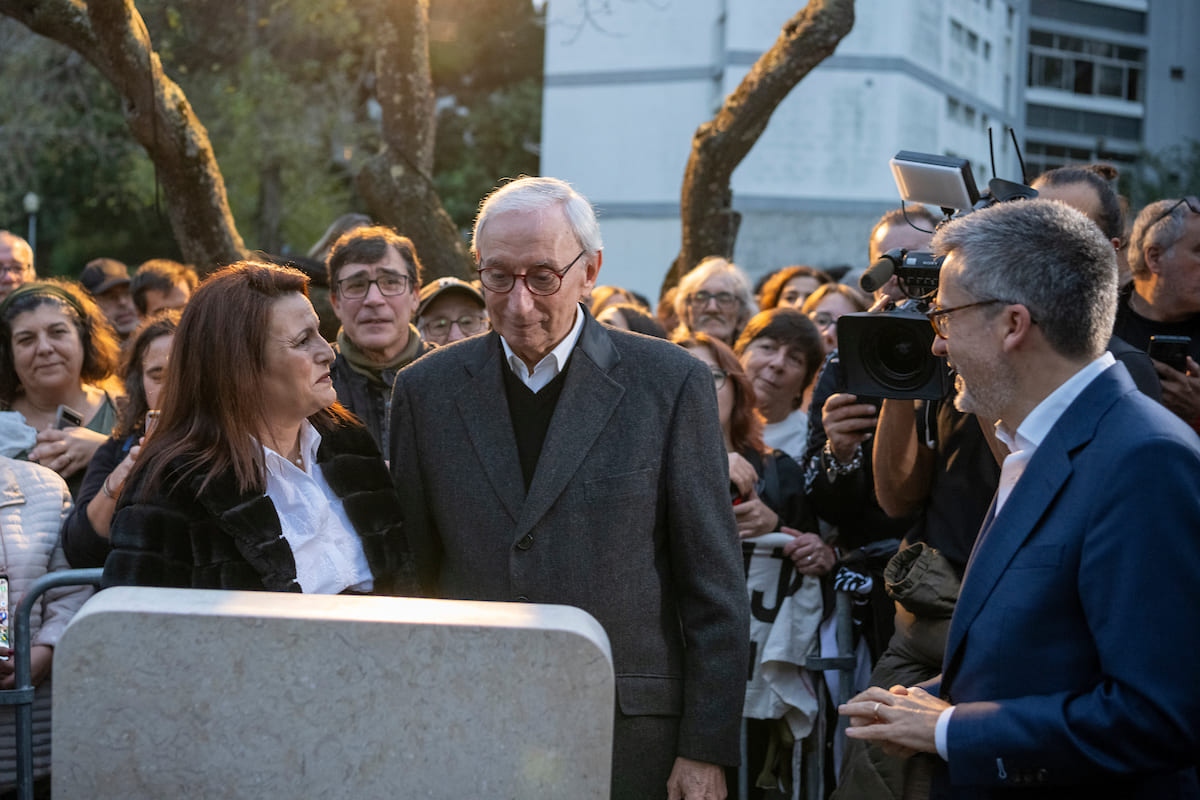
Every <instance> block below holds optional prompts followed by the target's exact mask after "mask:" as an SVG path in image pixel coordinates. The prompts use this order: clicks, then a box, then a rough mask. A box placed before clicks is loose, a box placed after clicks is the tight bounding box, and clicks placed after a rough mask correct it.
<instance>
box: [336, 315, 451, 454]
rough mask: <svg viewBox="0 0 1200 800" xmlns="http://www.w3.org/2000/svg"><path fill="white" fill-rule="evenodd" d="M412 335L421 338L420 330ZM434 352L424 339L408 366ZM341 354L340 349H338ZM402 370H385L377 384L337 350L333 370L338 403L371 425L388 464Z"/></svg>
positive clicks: (413, 330) (364, 422)
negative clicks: (390, 430) (395, 391)
mask: <svg viewBox="0 0 1200 800" xmlns="http://www.w3.org/2000/svg"><path fill="white" fill-rule="evenodd" d="M409 335H410V336H418V337H419V336H420V334H418V333H417V329H416V328H412V330H411V331H410V332H409ZM432 349H433V346H432V345H430V344H429V343H428V342H426V341H424V340H421V343H420V346H419V347H418V348H417V354H416V355H415V356H414V357H413V359H412V361H409V362H408V363H406V364H404V365H403V366H402V367H401V368H400V369H403V367H406V366H408V364H411V363H412V362H413V361H416V360H417V359H418V358H420V357H421V356H423V355H425V354H426V353H428V352H429V351H430V350H432ZM334 350H335V351H337V347H336V346H335V347H334ZM397 372H399V369H385V370H381V371H380V373H379V378H380V381H379V382H376V381H373V380H371V379H370V378H368V377H367V376H366V375H364V374H362V373H361V372H357V371H356V370H355V369H354V368H353V367H351V366H350V364H349V362H347V361H346V356H345V355H344V354H343V353H341V352H340V351H337V358H335V359H334V360H333V364H332V365H331V366H330V367H329V376H330V378H332V379H333V390H334V391H335V392H337V398H338V402H339V403H341V404H342V405H343V406H345V407H346V409H347V410H348V411H350V412H351V413H352V414H354V416H356V417H358V418H359V419H360V420H362V422H363V424H364V425H366V426H367V430H369V431H370V432H371V437H372V438H374V439H375V444H376V445H378V446H379V449H380V451H381V452H382V453H383V459H384V460H385V461H390V460H391V454H390V453H388V447H389V446H390V444H391V443H390V442H389V441H388V440H389V438H390V434H389V433H388V421H389V420H390V419H391V416H392V384H393V383H395V381H396V373H397Z"/></svg>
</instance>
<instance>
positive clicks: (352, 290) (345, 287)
mask: <svg viewBox="0 0 1200 800" xmlns="http://www.w3.org/2000/svg"><path fill="white" fill-rule="evenodd" d="M371 284H375V285H376V286H378V287H379V293H380V294H381V295H383V296H384V297H394V296H395V295H398V294H404V293H405V292H407V291H408V290H409V288H410V287H411V286H413V285H415V282H414V281H413V279H412V276H410V275H401V274H399V273H395V272H385V273H383V274H382V275H380V276H379V277H377V278H368V277H367V276H366V274H365V273H364V274H362V275H351V276H350V277H349V278H343V279H342V280H340V281H338V282H337V292H338V294H339V295H341V296H342V297H344V298H346V299H347V300H361V299H362V298H364V297H366V296H367V293H368V292H370V291H371Z"/></svg>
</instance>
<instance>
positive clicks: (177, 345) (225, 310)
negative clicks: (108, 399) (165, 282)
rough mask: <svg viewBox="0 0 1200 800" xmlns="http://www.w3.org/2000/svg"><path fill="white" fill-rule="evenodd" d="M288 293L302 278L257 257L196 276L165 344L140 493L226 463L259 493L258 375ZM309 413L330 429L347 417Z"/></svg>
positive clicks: (264, 417) (302, 284)
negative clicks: (158, 409) (199, 279)
mask: <svg viewBox="0 0 1200 800" xmlns="http://www.w3.org/2000/svg"><path fill="white" fill-rule="evenodd" d="M290 294H301V295H304V296H305V297H307V296H308V276H306V275H305V274H304V273H303V272H300V271H299V270H296V269H292V268H291V267H280V266H276V265H274V264H263V263H259V262H255V261H240V262H238V263H236V264H232V265H230V266H228V267H225V268H224V269H221V270H219V271H218V272H215V273H213V274H212V275H211V276H210V277H209V278H208V279H207V280H205V281H204V282H203V283H201V284H200V288H199V289H197V290H196V293H195V294H194V295H193V296H192V299H191V301H190V302H189V303H188V305H187V308H185V309H184V312H183V316H182V318H181V319H180V321H179V329H178V330H177V331H176V333H175V339H174V341H172V342H171V362H170V363H171V367H170V369H168V370H167V378H166V381H165V383H164V384H163V390H162V400H161V403H160V405H161V406H162V416H161V417H160V418H159V421H158V425H157V426H156V427H155V430H154V434H153V435H152V436H150V437H149V438H147V439H146V444H145V445H144V446H143V448H142V452H141V455H140V456H139V457H138V460H137V465H136V466H135V467H134V475H136V474H137V473H140V472H143V471H144V472H145V473H146V476H147V477H146V479H145V483H144V484H143V487H142V490H141V491H142V496H143V497H145V496H149V495H152V494H153V493H154V492H155V491H156V490H157V489H158V488H159V487H160V486H162V485H163V484H164V482H165V481H170V482H171V486H174V485H176V484H178V483H181V482H183V481H184V480H186V479H187V478H189V477H190V476H193V475H196V474H199V475H201V476H202V478H201V481H200V486H199V488H200V489H201V490H203V489H204V487H205V486H207V485H208V484H209V482H210V481H212V480H213V479H214V478H215V477H217V476H218V475H221V474H223V473H226V472H230V471H232V473H233V475H234V478H235V481H236V484H237V488H238V491H240V492H248V491H256V492H262V491H265V489H266V470H265V467H264V465H263V454H262V445H260V444H259V442H260V441H261V440H262V437H263V435H264V432H265V431H266V430H267V429H268V426H267V421H268V417H269V413H268V412H269V410H268V409H267V408H266V407H265V406H264V405H263V394H262V392H260V391H259V390H258V382H259V381H260V380H261V376H262V374H263V372H264V370H265V368H266V349H267V337H268V332H269V330H270V325H271V311H272V308H273V307H274V305H275V301H276V300H278V299H279V298H281V297H285V296H287V295H290ZM308 419H309V421H310V422H311V423H312V424H313V425H314V427H316V428H317V430H318V431H320V432H321V433H326V432H328V431H329V430H331V429H332V428H335V427H337V426H339V425H340V424H344V423H345V422H347V421H348V420H350V419H352V418H351V416H350V415H349V413H348V412H346V411H345V410H344V409H343V408H342V407H341V406H340V405H338V404H337V403H335V404H334V405H332V406H330V407H329V408H325V409H322V410H321V411H318V412H317V413H316V414H314V415H312V416H311V417H309V418H308ZM132 477H133V476H132V475H131V478H132ZM169 488H171V487H168V489H169Z"/></svg>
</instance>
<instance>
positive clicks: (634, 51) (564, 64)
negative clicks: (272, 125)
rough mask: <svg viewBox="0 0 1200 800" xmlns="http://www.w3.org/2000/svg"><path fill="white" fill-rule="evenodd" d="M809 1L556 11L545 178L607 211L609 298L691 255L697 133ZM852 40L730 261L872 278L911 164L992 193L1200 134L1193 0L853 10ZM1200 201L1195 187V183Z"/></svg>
mask: <svg viewBox="0 0 1200 800" xmlns="http://www.w3.org/2000/svg"><path fill="white" fill-rule="evenodd" d="M802 3H803V0H619V1H618V0H609V1H608V2H602V0H549V4H548V6H547V28H546V66H545V70H546V74H545V92H544V98H543V112H542V113H543V121H542V174H545V175H554V176H557V177H561V178H564V179H566V180H569V181H570V182H571V183H573V184H574V185H575V186H576V187H577V188H578V189H579V190H580V191H582V192H583V193H584V194H585V195H587V196H588V198H589V199H591V200H592V202H593V203H595V204H596V205H597V207H598V208H599V210H600V212H601V214H602V217H601V223H602V231H603V233H604V238H605V264H604V271H603V273H602V275H601V281H602V282H604V283H611V284H618V285H622V286H627V287H630V288H633V289H635V290H637V291H640V292H642V293H643V294H646V295H647V296H649V297H650V298H651V299H653V298H655V297H657V294H658V288H659V285H660V283H661V280H662V276H663V275H664V274H665V272H666V270H667V268H668V267H669V265H670V263H671V262H672V260H673V259H674V258H675V255H676V254H677V252H678V250H679V238H680V226H679V193H680V187H681V185H682V180H683V172H684V167H685V165H686V163H687V158H688V154H689V152H690V148H691V139H692V135H693V134H694V133H695V131H696V128H697V127H698V126H699V125H700V124H701V123H703V122H705V121H707V120H710V119H712V117H713V116H714V114H715V113H716V111H717V109H718V108H719V107H720V104H721V102H722V100H723V98H724V97H725V96H726V95H727V94H728V93H730V92H732V91H733V90H734V88H736V87H737V85H738V83H739V81H740V80H741V79H742V77H743V76H744V75H745V74H746V72H747V71H748V70H749V69H750V67H751V65H753V64H754V62H755V61H756V60H757V59H758V57H759V56H760V55H761V54H762V53H763V52H764V51H765V50H767V49H768V48H769V47H770V46H771V44H772V43H773V42H774V40H775V38H776V37H777V35H778V33H779V30H780V27H781V26H782V25H783V24H784V23H785V22H786V21H787V20H788V19H790V18H791V17H792V16H793V15H794V14H795V13H796V12H797V11H798V10H799V8H800V7H801V6H802ZM855 10H856V20H855V24H854V28H853V30H852V31H851V33H850V34H849V35H848V36H847V37H846V38H845V39H844V40H843V41H842V42H841V44H840V45H839V46H838V48H837V50H836V52H835V53H834V54H833V55H832V56H831V57H829V58H828V59H826V60H825V61H824V62H823V63H822V64H821V65H820V66H819V67H818V68H817V69H815V70H814V71H813V72H812V73H811V74H809V75H808V76H807V77H806V78H805V79H804V80H803V81H802V82H801V83H800V85H799V86H797V87H796V88H795V89H794V90H793V91H792V93H791V94H790V95H789V96H788V97H787V99H786V100H785V101H784V102H783V103H782V104H781V105H780V107H779V108H778V109H777V110H776V111H775V113H774V114H773V115H772V117H771V121H770V124H769V126H768V127H767V130H766V132H765V133H764V134H763V136H762V137H761V138H760V139H759V141H758V142H757V144H756V145H755V146H754V149H753V150H752V151H751V153H750V154H749V156H747V158H746V159H745V160H744V161H743V162H742V164H741V166H740V167H739V168H738V169H737V170H736V171H735V172H734V175H733V187H732V188H733V192H734V201H733V202H734V208H735V209H737V210H738V211H739V212H741V214H742V224H741V229H740V232H739V235H738V239H737V244H736V250H735V252H734V259H735V260H736V261H737V262H738V264H739V265H741V266H742V267H743V268H744V269H746V271H747V272H748V273H750V275H751V276H752V277H755V276H758V275H761V274H763V273H765V272H768V271H771V270H773V269H776V268H778V267H782V266H786V265H788V264H810V265H812V266H818V267H831V266H837V265H841V264H848V265H851V266H854V267H862V266H864V263H863V262H864V261H865V259H866V252H867V248H866V237H867V234H868V232H869V230H870V227H871V225H872V224H873V222H874V221H875V220H876V219H877V218H878V217H879V215H880V214H882V213H883V212H884V211H886V210H888V209H890V208H895V207H896V206H897V205H898V204H899V198H898V196H897V193H896V189H895V186H894V183H893V181H892V176H891V172H890V170H889V168H888V160H889V159H890V158H891V157H892V156H893V155H895V153H896V152H897V151H899V150H916V151H919V152H927V153H936V154H941V155H955V156H961V157H964V158H968V159H970V161H971V164H972V167H973V168H974V171H975V178H976V182H977V184H978V185H979V186H980V188H983V187H984V186H985V185H986V183H987V180H988V178H990V177H992V174H993V173H992V169H991V163H990V158H989V148H988V130H989V129H991V130H992V133H993V136H994V140H995V157H996V174H997V175H998V176H999V177H1002V178H1008V179H1010V180H1020V179H1021V168H1020V165H1019V164H1018V161H1017V158H1016V154H1015V152H1014V150H1013V147H1012V145H1011V142H1010V139H1009V135H1008V130H1009V129H1010V128H1011V129H1013V130H1015V131H1016V134H1017V137H1018V139H1019V141H1020V142H1021V144H1022V152H1023V153H1024V155H1025V156H1026V161H1027V172H1028V176H1029V178H1031V179H1032V178H1033V177H1034V176H1035V175H1036V174H1037V173H1039V172H1041V171H1042V170H1044V169H1047V168H1050V167H1055V166H1061V165H1062V164H1067V163H1080V162H1087V161H1093V160H1102V161H1108V162H1111V163H1114V164H1116V165H1117V166H1118V167H1119V168H1121V169H1129V168H1130V165H1131V164H1132V163H1133V161H1134V160H1135V159H1136V157H1137V156H1138V154H1139V153H1140V152H1141V151H1143V150H1151V151H1157V150H1161V149H1162V148H1164V147H1168V146H1172V145H1175V144H1179V143H1181V142H1183V141H1186V140H1187V139H1188V138H1193V139H1195V138H1200V46H1198V45H1197V41H1198V40H1200V0H856V2H855ZM1197 188H1200V187H1197Z"/></svg>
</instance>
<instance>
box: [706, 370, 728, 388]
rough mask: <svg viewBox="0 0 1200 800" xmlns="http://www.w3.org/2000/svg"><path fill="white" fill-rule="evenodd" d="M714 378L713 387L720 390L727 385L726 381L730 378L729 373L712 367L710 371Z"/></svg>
mask: <svg viewBox="0 0 1200 800" xmlns="http://www.w3.org/2000/svg"><path fill="white" fill-rule="evenodd" d="M709 371H710V372H712V376H713V386H715V387H716V388H717V389H720V388H721V387H723V386H724V385H725V381H726V380H727V379H728V378H729V373H728V372H726V371H725V370H723V369H721V368H720V367H712V368H711V369H710V370H709Z"/></svg>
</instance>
